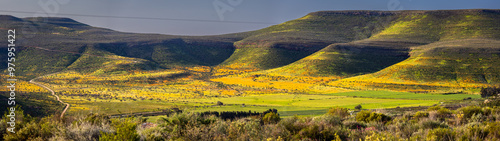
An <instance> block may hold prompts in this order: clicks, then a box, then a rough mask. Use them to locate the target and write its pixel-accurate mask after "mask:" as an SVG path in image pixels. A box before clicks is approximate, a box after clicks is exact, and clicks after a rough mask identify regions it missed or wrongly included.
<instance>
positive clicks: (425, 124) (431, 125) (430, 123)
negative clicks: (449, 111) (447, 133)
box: [419, 120, 449, 129]
mask: <svg viewBox="0 0 500 141" xmlns="http://www.w3.org/2000/svg"><path fill="white" fill-rule="evenodd" d="M419 124H420V125H421V126H422V128H423V129H435V128H448V127H449V126H448V125H446V124H445V123H442V122H439V121H435V120H424V121H420V122H419Z"/></svg>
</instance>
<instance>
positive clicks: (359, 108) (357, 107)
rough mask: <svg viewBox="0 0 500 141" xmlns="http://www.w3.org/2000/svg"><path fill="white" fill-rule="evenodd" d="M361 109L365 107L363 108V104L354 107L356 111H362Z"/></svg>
mask: <svg viewBox="0 0 500 141" xmlns="http://www.w3.org/2000/svg"><path fill="white" fill-rule="evenodd" d="M361 108H363V107H361V104H359V105H358V106H356V107H354V109H356V110H361Z"/></svg>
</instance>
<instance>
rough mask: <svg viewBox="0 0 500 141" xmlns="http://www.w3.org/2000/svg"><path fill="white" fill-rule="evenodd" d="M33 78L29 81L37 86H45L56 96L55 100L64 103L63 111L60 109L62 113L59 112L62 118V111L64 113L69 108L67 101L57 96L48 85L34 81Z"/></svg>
mask: <svg viewBox="0 0 500 141" xmlns="http://www.w3.org/2000/svg"><path fill="white" fill-rule="evenodd" d="M35 79H37V78H35ZM35 79H31V80H30V83H33V84H35V85H38V86H40V87H43V88H45V89H47V90H49V91H50V92H51V93H52V95H53V96H55V97H56V100H57V101H59V102H61V103H62V104H65V105H66V108H64V110H63V111H62V113H61V119H62V118H63V117H64V113H66V111H67V110H68V108H69V104H68V103H65V102H63V101H62V100H61V99H60V98H59V96H57V95H56V93H55V92H54V90H52V89H50V88H49V87H47V86H45V85H42V84H40V83H37V82H35V81H34V80H35Z"/></svg>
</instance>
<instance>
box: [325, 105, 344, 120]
mask: <svg viewBox="0 0 500 141" xmlns="http://www.w3.org/2000/svg"><path fill="white" fill-rule="evenodd" d="M327 114H328V115H332V116H338V117H340V118H345V117H347V116H349V110H347V108H342V107H333V108H330V109H329V110H328V113H327Z"/></svg>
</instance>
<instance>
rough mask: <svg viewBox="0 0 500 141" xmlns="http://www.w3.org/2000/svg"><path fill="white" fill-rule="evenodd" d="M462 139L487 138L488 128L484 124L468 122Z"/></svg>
mask: <svg viewBox="0 0 500 141" xmlns="http://www.w3.org/2000/svg"><path fill="white" fill-rule="evenodd" d="M463 129H464V130H462V133H461V135H462V136H461V137H460V140H478V141H480V140H485V139H486V137H487V136H488V133H489V131H488V130H486V128H485V127H484V125H482V124H480V123H478V124H468V125H467V126H465V127H463Z"/></svg>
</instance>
